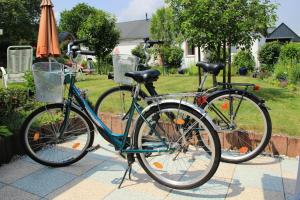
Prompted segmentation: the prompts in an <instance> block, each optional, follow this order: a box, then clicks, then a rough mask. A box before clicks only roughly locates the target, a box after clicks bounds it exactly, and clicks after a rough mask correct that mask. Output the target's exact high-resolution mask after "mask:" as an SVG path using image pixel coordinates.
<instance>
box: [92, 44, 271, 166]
mask: <svg viewBox="0 0 300 200" xmlns="http://www.w3.org/2000/svg"><path fill="white" fill-rule="evenodd" d="M161 43H162V42H161V41H150V40H145V44H144V50H145V52H146V55H147V59H146V63H145V64H140V66H139V67H140V68H143V69H144V68H145V67H148V65H147V63H148V61H149V59H150V57H149V54H148V53H147V50H148V49H149V48H150V47H152V46H153V45H155V44H161ZM197 66H198V67H199V70H200V69H203V72H204V76H203V77H204V78H203V79H202V80H201V81H200V78H199V88H198V91H197V92H195V95H192V99H191V101H193V103H194V104H197V106H199V107H200V108H202V109H203V110H205V111H206V112H207V114H208V115H209V116H210V118H211V119H212V120H213V122H214V123H215V124H216V125H217V129H218V130H217V131H218V133H219V138H220V142H221V145H222V158H221V160H222V161H223V162H228V163H241V162H245V161H249V160H251V159H253V158H255V157H256V156H257V155H259V154H260V153H261V152H262V151H263V150H264V149H265V147H266V146H267V145H268V143H269V140H270V138H271V133H272V123H271V118H270V115H269V112H268V109H267V107H266V105H265V101H264V100H263V99H260V98H259V97H257V96H256V95H254V94H253V93H251V92H250V91H249V90H251V89H253V90H258V89H259V87H258V86H256V85H255V84H249V83H226V82H223V83H219V82H217V76H218V75H219V73H220V72H221V71H223V70H224V68H225V66H224V65H223V64H210V63H204V62H199V63H197ZM209 74H212V76H213V80H214V81H213V82H214V84H213V87H211V88H209V89H204V84H205V82H206V80H207V77H208V75H209ZM199 76H200V73H199ZM109 78H110V79H113V74H110V76H109ZM144 86H145V88H146V90H147V91H148V93H149V95H150V96H151V97H155V96H157V97H159V96H160V95H158V93H157V92H156V90H155V87H154V85H153V82H148V83H145V84H144ZM134 88H135V86H132V85H119V86H117V87H114V88H111V89H109V90H108V91H106V92H105V93H103V94H102V95H101V96H100V97H99V99H98V101H97V103H96V106H95V111H96V113H97V114H98V116H100V117H101V116H103V115H102V114H103V113H114V114H115V115H118V116H119V118H120V119H121V120H122V121H126V116H127V113H128V110H129V107H130V100H131V98H132V94H133V91H134ZM147 98H148V94H147V93H146V92H144V91H143V90H140V92H139V101H140V105H142V106H144V107H146V106H147V105H148V104H149V101H148V102H147Z"/></svg>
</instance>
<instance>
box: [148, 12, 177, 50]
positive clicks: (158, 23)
mask: <svg viewBox="0 0 300 200" xmlns="http://www.w3.org/2000/svg"><path fill="white" fill-rule="evenodd" d="M175 26H176V24H175V23H174V16H173V10H172V9H171V8H160V9H158V10H157V11H156V12H155V14H154V15H153V16H152V19H151V26H150V32H151V38H152V39H154V40H161V41H164V42H165V44H167V45H171V44H174V43H175V42H176V40H177V39H178V33H177V31H176V30H175Z"/></svg>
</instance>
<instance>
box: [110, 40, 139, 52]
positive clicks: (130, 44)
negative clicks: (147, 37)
mask: <svg viewBox="0 0 300 200" xmlns="http://www.w3.org/2000/svg"><path fill="white" fill-rule="evenodd" d="M141 43H143V40H123V41H120V43H119V45H118V46H116V47H115V49H114V50H113V54H126V55H130V54H131V51H132V49H134V48H135V47H136V46H138V45H139V44H141Z"/></svg>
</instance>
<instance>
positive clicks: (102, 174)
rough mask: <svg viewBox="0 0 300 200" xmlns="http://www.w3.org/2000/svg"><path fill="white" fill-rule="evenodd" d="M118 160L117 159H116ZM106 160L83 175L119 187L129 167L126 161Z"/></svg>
mask: <svg viewBox="0 0 300 200" xmlns="http://www.w3.org/2000/svg"><path fill="white" fill-rule="evenodd" d="M115 161H116V160H115ZM115 161H105V162H103V163H101V164H100V165H98V166H97V167H94V168H93V169H92V170H90V171H88V172H87V173H86V174H84V175H83V177H85V178H87V179H94V180H96V181H100V182H101V183H103V184H108V185H112V186H114V187H117V186H118V185H119V183H120V181H121V179H122V177H123V175H124V172H125V170H126V168H127V163H126V162H121V161H116V162H115Z"/></svg>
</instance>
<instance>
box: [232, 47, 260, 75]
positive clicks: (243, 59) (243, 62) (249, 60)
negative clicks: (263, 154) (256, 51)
mask: <svg viewBox="0 0 300 200" xmlns="http://www.w3.org/2000/svg"><path fill="white" fill-rule="evenodd" d="M232 65H233V66H234V69H236V70H239V68H240V67H247V69H248V71H253V69H254V66H255V61H254V57H253V56H252V54H251V52H250V51H245V50H242V51H239V52H238V53H237V54H236V55H235V56H234V57H233V62H232ZM232 71H234V70H232Z"/></svg>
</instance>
